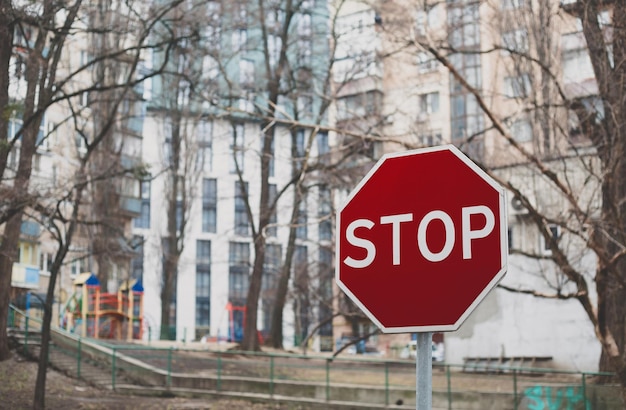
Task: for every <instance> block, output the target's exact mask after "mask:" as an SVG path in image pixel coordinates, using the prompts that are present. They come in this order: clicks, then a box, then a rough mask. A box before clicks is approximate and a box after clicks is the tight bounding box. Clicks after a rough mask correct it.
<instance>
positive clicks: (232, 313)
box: [226, 302, 263, 344]
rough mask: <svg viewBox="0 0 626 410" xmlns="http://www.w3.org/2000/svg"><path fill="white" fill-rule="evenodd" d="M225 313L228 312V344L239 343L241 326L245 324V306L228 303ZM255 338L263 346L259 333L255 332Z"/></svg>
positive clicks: (241, 332) (241, 338) (241, 337)
mask: <svg viewBox="0 0 626 410" xmlns="http://www.w3.org/2000/svg"><path fill="white" fill-rule="evenodd" d="M226 311H227V312H228V338H227V340H228V341H229V342H241V341H242V340H243V326H244V323H245V322H246V312H247V309H246V307H245V306H237V305H234V304H232V303H231V302H228V303H227V304H226ZM257 337H258V338H259V343H261V344H263V335H262V334H261V331H257Z"/></svg>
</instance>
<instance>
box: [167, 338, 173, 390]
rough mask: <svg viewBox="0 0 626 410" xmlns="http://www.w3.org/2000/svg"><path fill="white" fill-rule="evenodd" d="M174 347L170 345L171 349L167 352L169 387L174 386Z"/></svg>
mask: <svg viewBox="0 0 626 410" xmlns="http://www.w3.org/2000/svg"><path fill="white" fill-rule="evenodd" d="M173 349H174V348H173V347H172V346H170V350H169V351H168V352H167V388H168V389H169V388H170V387H172V350H173Z"/></svg>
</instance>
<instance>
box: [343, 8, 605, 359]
mask: <svg viewBox="0 0 626 410" xmlns="http://www.w3.org/2000/svg"><path fill="white" fill-rule="evenodd" d="M574 3H576V2H560V1H540V2H537V1H532V2H531V1H526V0H491V1H471V0H470V1H447V2H436V1H423V2H417V3H415V2H394V3H389V2H371V3H369V4H367V5H366V4H363V3H360V2H353V3H345V2H342V3H341V6H340V7H339V8H338V9H337V13H338V18H337V27H338V28H339V30H338V32H339V33H340V34H343V38H342V36H341V35H340V36H339V37H338V38H337V42H338V46H337V51H336V54H335V57H336V58H337V63H336V69H337V70H336V71H335V79H336V80H337V78H338V77H340V78H341V79H342V80H343V81H344V82H343V83H342V84H341V88H340V90H341V91H340V92H339V93H338V95H337V97H338V102H337V106H338V110H337V127H338V128H341V127H356V125H355V124H359V125H363V124H365V128H364V129H361V131H363V132H369V134H370V135H372V136H373V137H372V138H371V139H370V140H369V141H370V144H371V147H372V158H374V159H375V158H377V157H379V156H380V155H381V154H383V153H385V152H391V151H397V150H404V149H407V148H418V147H424V146H431V145H438V144H441V143H452V144H454V145H456V146H457V147H459V148H461V149H462V150H463V151H464V152H465V153H467V154H468V155H469V156H470V157H471V158H472V159H474V160H475V161H478V162H480V163H482V164H484V165H485V166H487V167H489V168H490V169H492V170H493V175H494V176H495V177H496V178H498V179H500V180H501V181H503V182H506V183H508V184H510V186H511V187H512V188H514V189H516V190H518V191H519V193H521V194H523V196H524V197H525V198H526V199H527V200H528V202H529V203H530V205H531V206H532V207H533V208H534V209H535V210H538V211H539V212H540V213H542V214H543V215H544V216H545V219H544V223H545V224H544V228H543V229H545V230H546V231H547V232H549V234H548V238H550V236H551V239H553V240H554V242H555V243H558V245H559V247H560V249H563V252H564V253H565V254H567V255H568V257H569V258H570V260H571V261H572V266H574V267H575V269H577V270H578V271H580V272H583V273H584V275H593V272H594V271H595V264H596V259H595V256H594V255H593V254H592V253H591V252H590V251H589V250H587V249H586V248H585V241H584V238H581V237H577V235H569V234H568V233H567V232H566V231H567V228H566V227H567V226H568V223H570V224H571V223H572V221H571V220H570V219H568V216H567V215H568V213H569V215H571V212H572V211H571V209H572V206H574V205H572V204H571V203H570V202H569V201H568V200H565V199H564V198H563V196H562V195H561V194H560V193H559V192H558V190H556V189H555V188H554V186H553V185H552V183H551V181H550V179H549V178H546V175H545V174H542V173H541V172H538V170H537V167H534V166H532V164H531V166H529V163H530V162H531V160H529V158H531V157H532V158H538V161H539V162H540V163H541V166H542V167H544V169H550V170H551V171H553V172H554V173H555V174H556V175H559V177H561V178H565V179H567V180H568V181H569V183H571V186H570V189H571V191H570V192H575V193H576V194H575V195H574V196H575V197H577V198H578V200H579V202H578V204H577V205H575V206H576V207H584V210H585V212H586V213H587V214H588V215H597V214H598V212H599V206H600V199H599V197H598V193H597V191H596V190H597V188H598V182H597V180H595V182H590V181H589V180H590V179H591V180H593V179H594V177H593V176H590V174H589V169H588V168H586V166H587V165H585V164H588V165H589V166H590V167H591V168H593V167H594V165H592V164H594V163H596V162H595V159H594V155H593V152H594V151H593V149H591V146H590V141H589V140H588V139H585V138H584V137H583V136H582V134H581V132H580V126H579V125H578V121H577V118H576V116H575V115H574V113H573V112H572V111H571V110H568V109H567V104H566V103H565V102H564V101H571V100H574V99H580V100H581V101H582V102H583V104H585V106H587V107H597V110H596V114H598V113H600V114H601V104H599V103H598V99H597V98H596V97H595V95H597V84H596V80H595V78H594V74H593V69H592V66H591V62H590V59H589V54H588V52H587V49H586V44H585V42H584V36H583V34H582V26H581V22H580V20H579V19H577V18H576V15H575V14H573V13H572V12H571V7H572V5H573V4H574ZM610 19H611V17H610V10H604V11H602V13H601V14H600V15H599V22H600V24H602V25H604V26H605V27H609V26H610ZM433 50H435V51H436V52H437V53H439V55H440V56H441V59H442V60H443V62H442V61H439V60H438V59H437V58H436V57H435V56H434V55H433V53H432V52H431V51H433ZM529 57H530V58H529ZM538 62H539V63H538ZM542 64H543V65H542ZM363 65H365V66H366V67H367V69H362V70H360V71H359V72H358V73H356V72H354V71H353V72H350V70H349V69H353V70H354V69H355V68H356V67H363ZM452 71H455V72H456V73H457V74H458V75H454V74H453V73H452ZM346 80H347V81H346ZM473 90H475V91H476V93H474V92H473ZM355 101H356V102H357V104H360V108H359V109H356V108H353V109H352V110H350V111H346V112H349V114H347V115H346V118H344V117H343V115H344V110H343V107H345V106H350V104H352V103H353V102H355ZM483 108H484V109H487V110H488V111H490V112H491V113H493V114H494V117H493V118H492V117H490V116H488V115H487V114H486V113H485V110H484V109H483ZM359 110H360V111H359ZM365 113H366V114H365ZM359 115H362V116H365V115H367V118H368V121H369V122H363V121H359V120H361V119H362V118H360V117H359ZM346 119H347V120H351V121H352V122H350V121H345V120H346ZM374 119H375V120H376V121H375V123H374V122H373V121H374ZM496 121H497V124H496V123H495V122H496ZM368 127H369V128H368ZM590 164H591V165H590ZM596 166H597V163H596ZM442 189H445V187H442ZM508 201H509V246H510V258H509V272H508V274H507V276H506V277H505V279H504V280H503V282H502V285H503V287H501V288H497V289H495V290H494V291H493V292H492V293H491V294H490V295H489V296H488V297H487V298H486V300H485V301H484V302H483V303H482V304H481V305H480V306H479V307H478V309H477V310H476V311H475V312H474V313H473V314H472V315H471V316H470V317H469V319H468V320H467V321H466V323H465V324H464V325H463V326H462V327H461V329H460V330H459V331H457V332H451V333H446V334H445V335H435V336H436V337H437V341H439V340H441V339H443V340H445V356H446V361H448V362H451V363H462V362H463V361H464V360H468V359H469V360H472V359H478V358H480V357H482V358H485V357H491V358H501V359H502V360H507V359H508V358H513V357H517V358H526V359H527V360H531V359H532V358H533V357H535V358H538V357H549V358H550V361H549V363H550V364H551V365H554V366H557V367H561V368H572V369H580V368H585V369H590V370H593V369H596V368H597V366H598V359H599V355H600V345H599V343H598V341H597V340H596V338H595V335H594V331H593V326H592V324H591V322H590V321H589V319H588V317H587V316H586V314H585V312H584V310H583V309H582V308H581V306H580V304H579V303H578V302H577V301H576V300H574V299H566V300H559V299H563V298H559V295H564V294H566V293H569V292H571V291H572V289H573V287H572V283H569V282H568V280H567V279H565V278H564V276H563V275H562V274H560V270H559V268H558V267H557V266H556V265H555V264H554V263H553V262H551V261H550V257H551V255H552V250H551V247H550V246H549V244H548V240H547V239H546V237H545V235H543V234H542V233H541V231H540V230H539V228H538V227H537V225H536V223H535V221H534V220H533V218H531V216H530V215H531V213H530V212H529V210H528V209H527V208H526V207H525V206H523V204H522V203H521V201H520V199H519V198H516V197H515V195H514V192H513V191H511V195H510V198H509V199H508ZM546 221H548V222H546ZM570 226H576V225H575V223H574V225H570ZM592 282H593V281H591V287H592V288H593V283H592ZM451 286H452V284H451ZM505 289H508V290H505ZM529 290H534V292H532V291H529ZM592 291H593V289H592ZM524 292H525V293H524ZM531 293H534V294H535V295H536V296H531V295H530V294H531ZM540 295H543V296H545V297H541V296H540ZM361 327H362V330H361V334H366V333H367V330H368V329H370V328H371V324H368V323H362V324H361ZM350 328H351V327H350V326H349V325H348V324H346V323H345V322H344V321H343V320H342V319H337V320H336V323H335V329H336V330H337V332H339V333H340V332H342V331H345V332H346V333H347V334H349V332H350ZM353 328H354V327H352V329H353ZM408 338H409V335H393V336H387V335H385V336H379V337H378V338H373V340H372V341H371V342H372V343H373V344H377V345H378V348H379V349H381V350H382V349H393V347H394V346H399V345H402V343H405V342H406V341H407V340H408Z"/></svg>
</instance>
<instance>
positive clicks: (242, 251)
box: [228, 242, 250, 306]
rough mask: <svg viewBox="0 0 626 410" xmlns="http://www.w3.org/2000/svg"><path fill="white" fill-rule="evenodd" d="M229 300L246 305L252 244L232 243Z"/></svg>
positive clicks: (229, 258)
mask: <svg viewBox="0 0 626 410" xmlns="http://www.w3.org/2000/svg"><path fill="white" fill-rule="evenodd" d="M228 266H229V268H228V300H229V301H230V302H231V303H233V304H235V305H239V306H241V305H244V304H245V302H246V297H247V296H248V287H249V276H250V244H248V243H242V242H231V243H230V246H229V255H228Z"/></svg>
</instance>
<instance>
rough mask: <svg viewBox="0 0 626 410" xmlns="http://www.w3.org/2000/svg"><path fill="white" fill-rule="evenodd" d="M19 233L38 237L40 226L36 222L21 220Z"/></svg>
mask: <svg viewBox="0 0 626 410" xmlns="http://www.w3.org/2000/svg"><path fill="white" fill-rule="evenodd" d="M20 233H21V234H22V235H25V236H28V237H31V238H38V237H39V234H40V233H41V227H40V226H39V224H38V223H37V222H33V221H23V222H22V225H21V226H20Z"/></svg>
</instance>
